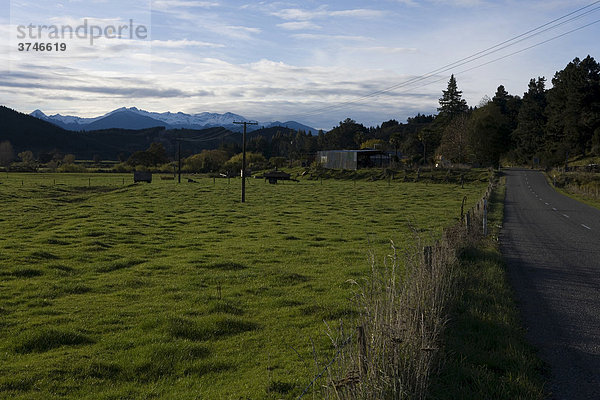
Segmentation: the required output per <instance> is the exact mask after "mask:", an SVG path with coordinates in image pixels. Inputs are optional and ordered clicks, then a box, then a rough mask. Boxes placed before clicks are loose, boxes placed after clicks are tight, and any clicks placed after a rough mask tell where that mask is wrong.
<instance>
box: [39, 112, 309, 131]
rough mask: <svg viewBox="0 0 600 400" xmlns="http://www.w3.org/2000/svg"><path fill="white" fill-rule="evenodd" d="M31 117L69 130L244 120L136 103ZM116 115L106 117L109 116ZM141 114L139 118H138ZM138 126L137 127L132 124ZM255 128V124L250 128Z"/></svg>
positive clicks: (230, 124) (175, 126) (203, 124)
mask: <svg viewBox="0 0 600 400" xmlns="http://www.w3.org/2000/svg"><path fill="white" fill-rule="evenodd" d="M30 115H31V116H33V117H36V118H39V119H43V120H45V121H48V122H51V123H53V124H55V125H58V126H60V127H62V128H64V129H68V130H72V131H82V130H90V129H93V128H97V127H99V126H102V127H103V128H104V129H106V128H126V129H143V128H147V127H149V126H152V125H155V126H164V127H166V128H167V129H181V128H183V129H205V128H212V127H225V128H228V129H231V130H234V131H237V130H240V129H241V128H240V127H239V125H234V122H248V121H250V120H249V119H248V118H245V117H243V116H241V115H238V114H234V113H232V112H226V113H224V114H219V113H210V112H202V113H197V114H193V115H192V114H186V113H183V112H181V111H179V112H177V113H172V112H170V111H167V112H163V113H157V112H150V111H146V110H142V109H139V108H137V107H129V108H128V107H121V108H117V109H115V110H113V111H111V112H108V113H106V114H104V115H102V116H99V117H95V118H81V117H76V116H70V115H61V114H55V115H50V116H48V115H46V114H44V113H43V112H42V111H41V110H35V111H34V112H32V113H31V114H30ZM111 116H112V117H116V116H119V118H109V117H111ZM140 117H143V118H140ZM137 126H139V127H138V128H136V127H137ZM259 126H266V127H271V126H284V127H285V126H287V127H289V128H290V129H296V130H305V131H307V132H308V131H309V130H312V131H313V132H314V131H315V130H314V129H313V128H310V127H308V126H306V125H302V124H300V123H298V122H295V121H288V122H285V123H281V122H279V121H276V122H261V123H259ZM255 129H258V128H257V127H254V128H251V130H255Z"/></svg>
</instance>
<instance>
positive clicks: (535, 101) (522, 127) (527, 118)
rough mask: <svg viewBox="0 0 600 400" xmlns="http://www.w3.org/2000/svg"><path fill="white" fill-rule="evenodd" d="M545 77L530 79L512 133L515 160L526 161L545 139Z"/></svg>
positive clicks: (539, 148) (540, 148)
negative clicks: (515, 126)
mask: <svg viewBox="0 0 600 400" xmlns="http://www.w3.org/2000/svg"><path fill="white" fill-rule="evenodd" d="M546 104H547V100H546V78H544V77H540V78H537V80H536V79H531V80H530V81H529V87H528V90H527V93H525V94H524V95H523V102H522V105H521V108H520V110H519V114H518V117H517V128H516V129H515V130H514V131H513V133H512V140H513V143H514V148H515V155H516V157H517V161H520V162H527V161H530V160H531V159H532V158H533V157H534V156H536V155H539V154H540V152H541V151H542V150H543V147H544V144H545V141H546V122H547V118H546V114H545V110H546Z"/></svg>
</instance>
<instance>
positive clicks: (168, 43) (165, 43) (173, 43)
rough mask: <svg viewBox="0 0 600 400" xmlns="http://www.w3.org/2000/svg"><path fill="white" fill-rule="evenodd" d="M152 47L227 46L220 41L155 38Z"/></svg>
mask: <svg viewBox="0 0 600 400" xmlns="http://www.w3.org/2000/svg"><path fill="white" fill-rule="evenodd" d="M151 44H152V47H165V48H169V49H181V48H185V47H213V48H221V47H225V45H224V44H219V43H209V42H199V41H197V40H188V39H183V40H153V41H152V42H151Z"/></svg>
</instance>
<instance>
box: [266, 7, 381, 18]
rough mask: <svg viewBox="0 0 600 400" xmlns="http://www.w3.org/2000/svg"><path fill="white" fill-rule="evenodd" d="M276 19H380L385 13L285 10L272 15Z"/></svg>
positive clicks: (361, 10)
mask: <svg viewBox="0 0 600 400" xmlns="http://www.w3.org/2000/svg"><path fill="white" fill-rule="evenodd" d="M271 15H274V16H276V17H279V18H281V19H285V20H298V21H308V20H312V19H318V18H330V17H350V18H379V17H382V16H384V15H385V12H384V11H381V10H373V9H363V8H359V9H349V10H339V11H331V10H328V9H327V8H326V7H324V6H323V7H319V8H317V9H316V10H304V9H300V8H284V9H281V10H278V11H274V12H272V13H271Z"/></svg>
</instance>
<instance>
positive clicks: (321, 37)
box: [292, 33, 371, 41]
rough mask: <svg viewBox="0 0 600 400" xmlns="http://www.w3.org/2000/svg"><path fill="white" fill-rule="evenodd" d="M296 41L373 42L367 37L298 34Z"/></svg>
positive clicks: (295, 35) (295, 36)
mask: <svg viewBox="0 0 600 400" xmlns="http://www.w3.org/2000/svg"><path fill="white" fill-rule="evenodd" d="M292 37H294V38H296V39H305V40H352V41H367V40H371V39H370V38H368V37H366V36H352V35H328V34H316V33H297V34H294V35H292Z"/></svg>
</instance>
